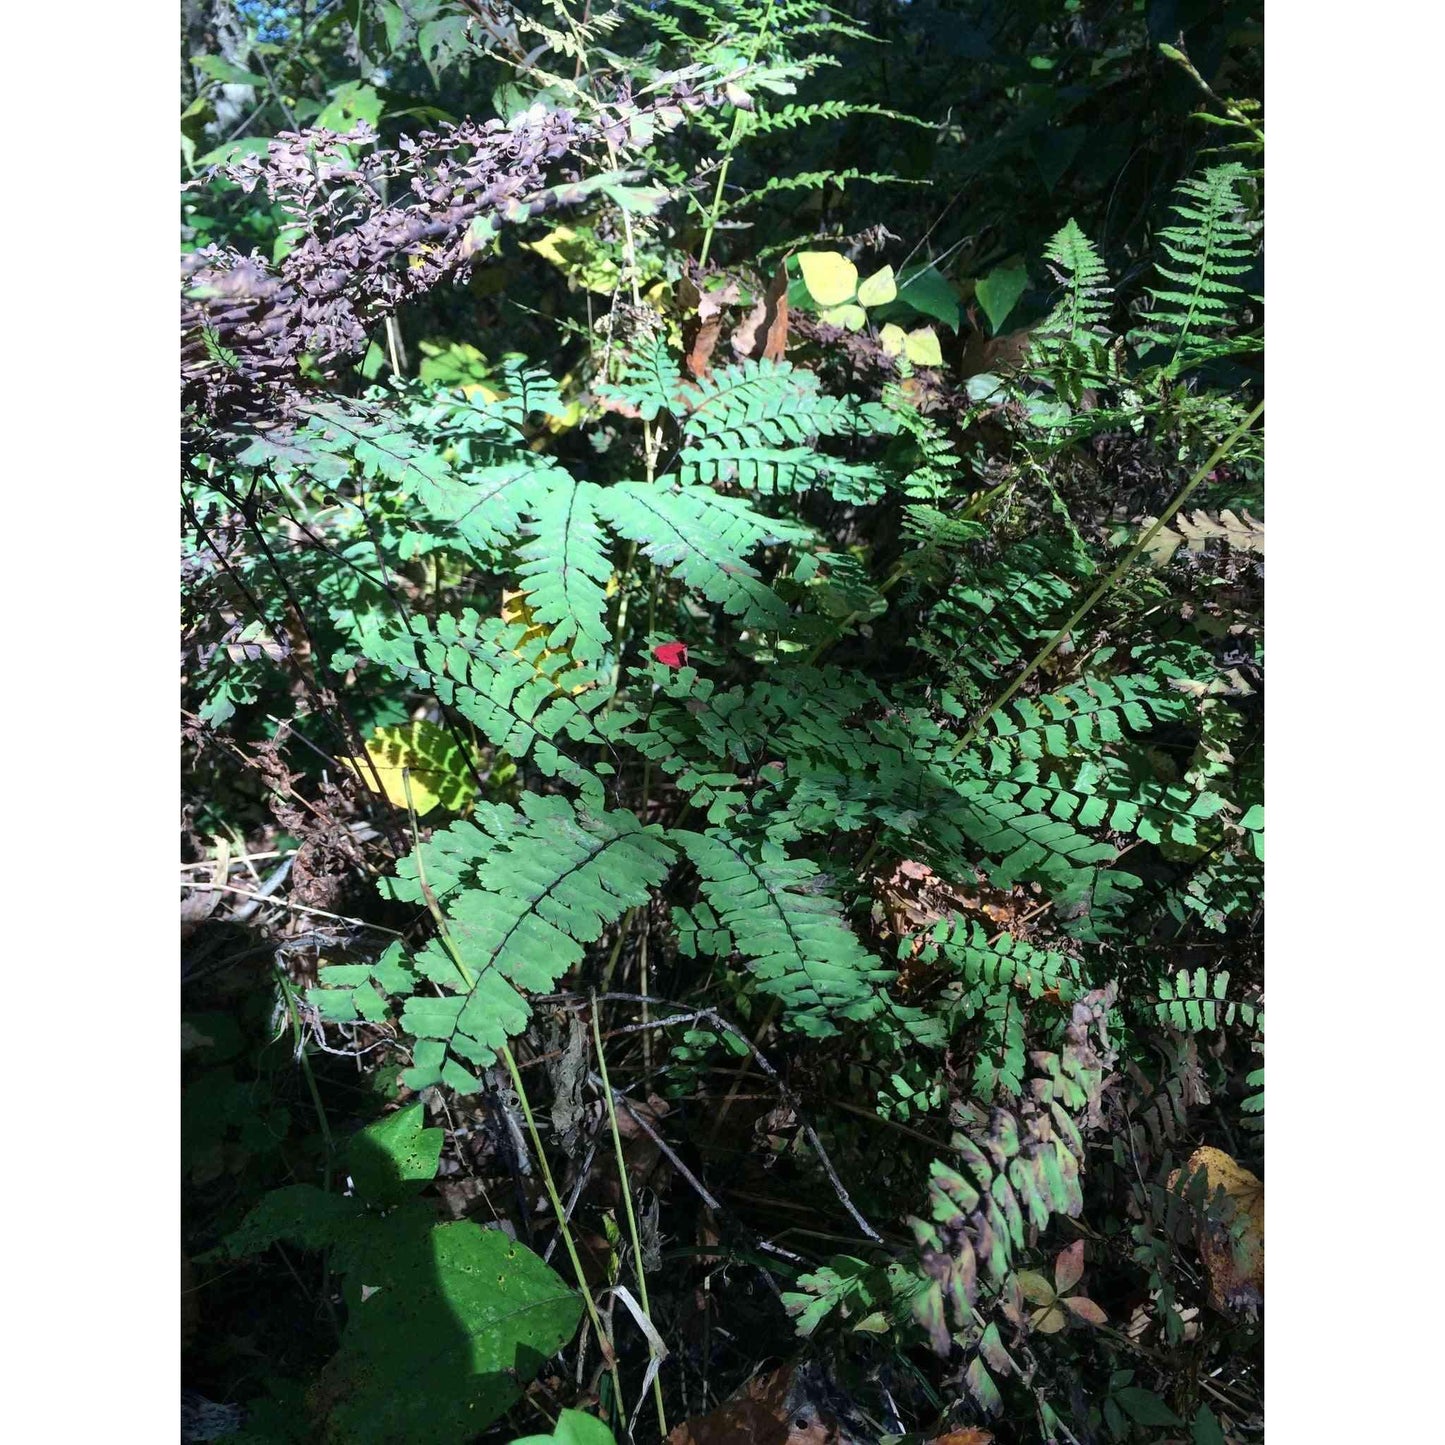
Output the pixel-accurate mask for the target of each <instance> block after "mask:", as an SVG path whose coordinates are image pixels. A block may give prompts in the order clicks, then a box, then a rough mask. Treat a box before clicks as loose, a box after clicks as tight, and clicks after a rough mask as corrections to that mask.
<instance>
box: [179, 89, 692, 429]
mask: <svg viewBox="0 0 1445 1445" xmlns="http://www.w3.org/2000/svg"><path fill="white" fill-rule="evenodd" d="M698 101H699V97H697V96H696V95H695V94H693V93H690V92H687V91H686V90H674V91H673V92H672V93H671V94H668V95H666V96H665V98H664V99H662V100H661V101H659V102H658V103H656V104H654V106H653V107H652V109H651V113H652V115H653V116H654V117H656V118H657V119H659V120H660V121H661V123H662V124H663V125H665V126H666V127H667V128H669V129H670V128H671V127H672V126H673V125H675V124H677V122H678V121H680V120H681V119H682V116H683V112H684V109H686V108H690V107H691V106H692V105H695V104H697V103H698ZM640 113H641V111H640V108H639V107H637V106H634V105H631V104H628V103H626V102H623V103H620V104H616V105H613V106H610V107H608V109H607V111H606V112H605V113H604V114H605V116H606V119H605V121H604V122H602V123H600V124H599V123H595V122H588V123H584V122H582V121H579V120H578V119H577V117H576V116H575V115H574V114H573V113H572V112H570V111H566V110H553V111H547V110H544V109H543V108H542V107H540V106H538V107H534V108H533V109H532V110H531V111H528V112H526V113H524V114H523V115H520V116H518V117H516V118H515V119H514V120H513V121H512V122H511V123H510V124H508V125H503V123H502V122H501V121H497V120H491V121H487V122H485V123H482V124H478V123H475V122H471V121H466V122H463V123H461V124H459V125H445V126H441V127H439V128H438V129H437V130H435V131H424V132H422V133H421V134H420V135H418V136H417V137H416V138H415V139H411V138H406V137H403V138H402V140H401V141H400V142H399V144H398V146H397V148H396V149H395V150H386V149H379V148H377V149H374V148H373V147H374V146H375V142H376V133H375V131H373V130H372V129H371V128H370V127H369V126H368V125H366V124H365V123H364V122H363V123H362V124H360V125H358V126H357V128H356V129H355V130H353V131H352V132H350V133H349V134H347V135H337V134H334V133H333V132H330V131H325V130H311V131H305V132H302V133H300V134H296V133H286V134H283V135H280V136H278V137H277V138H276V139H275V140H273V141H272V142H271V144H270V148H269V151H268V153H267V155H266V156H265V157H264V158H262V157H260V156H255V155H252V156H247V157H245V158H244V159H241V160H238V161H236V162H234V163H231V164H226V165H221V166H217V167H215V168H214V171H213V172H212V174H214V173H219V174H221V175H224V176H225V177H226V178H227V179H229V180H231V181H233V182H235V183H236V184H238V185H240V186H241V187H242V188H243V189H245V190H247V191H250V190H253V189H254V188H255V187H256V186H257V185H264V186H265V188H266V193H267V195H268V197H269V198H270V199H271V200H272V201H274V202H276V203H277V204H278V205H279V206H280V207H281V209H282V211H283V212H284V213H285V215H286V217H287V225H288V227H290V228H293V230H292V234H293V235H295V236H296V237H298V238H299V239H297V241H296V244H295V245H294V246H293V247H292V249H291V250H290V252H289V253H288V254H287V255H286V256H285V257H284V258H283V259H282V260H281V261H280V262H279V263H278V264H277V265H275V266H274V267H273V266H271V265H269V264H268V263H267V262H266V261H264V260H263V259H262V258H260V257H259V256H256V255H251V256H242V255H240V254H239V253H237V252H236V251H234V250H227V249H222V248H220V247H216V246H208V247H205V248H203V249H201V250H198V251H195V252H192V253H190V254H189V255H187V256H184V257H183V258H182V278H183V288H184V289H183V301H182V308H181V380H182V404H183V407H184V408H185V409H186V410H187V411H188V412H189V413H191V414H192V415H198V416H199V417H204V418H206V419H207V420H209V421H211V422H213V423H221V424H225V423H226V422H233V421H236V420H239V419H240V418H242V417H245V418H246V419H247V420H249V421H250V422H251V423H252V424H253V425H266V424H268V423H274V422H277V421H282V420H285V419H286V418H287V417H288V416H289V415H290V414H292V413H294V410H295V406H296V403H297V402H298V401H299V399H300V381H301V362H302V359H303V358H309V359H310V361H311V363H312V364H314V366H315V367H316V368H317V370H318V371H319V372H320V374H321V375H322V376H326V375H328V374H330V373H331V372H332V371H333V369H334V368H335V365H336V363H337V362H338V361H340V360H341V359H343V358H345V357H347V356H352V355H355V354H357V353H358V352H360V351H361V350H362V349H363V348H364V347H365V346H366V344H367V340H368V338H369V336H370V335H371V333H372V331H373V329H374V328H375V326H376V324H377V322H378V321H380V320H381V319H382V318H383V317H385V316H387V315H389V314H391V313H392V312H394V311H395V310H396V308H397V307H398V306H400V305H401V304H402V303H403V302H405V301H408V300H410V299H412V298H413V297H416V296H419V295H420V294H422V293H423V292H425V291H428V290H430V289H431V288H432V287H433V286H435V285H436V284H437V283H438V282H440V281H442V280H443V279H446V278H456V279H465V276H466V274H467V271H468V269H469V266H470V263H471V261H472V260H473V258H474V257H475V256H476V254H477V253H478V252H479V251H480V250H482V249H483V248H484V247H485V245H486V244H487V242H489V241H490V239H491V237H492V236H493V235H494V234H495V233H496V231H497V229H498V228H499V225H500V223H502V222H517V221H523V220H526V219H528V218H529V217H532V216H536V215H539V214H541V213H542V212H544V211H546V210H548V209H550V208H552V207H555V206H559V205H566V204H572V203H575V202H577V201H580V200H581V199H583V198H584V196H586V195H587V194H588V193H589V191H590V189H591V188H590V187H589V186H588V185H587V184H585V183H583V182H581V181H580V180H579V172H580V170H581V169H583V168H586V169H590V170H593V171H605V170H607V169H608V163H603V164H596V165H591V166H589V165H588V164H587V158H588V157H589V155H595V154H596V153H597V152H598V150H599V148H600V147H601V146H604V145H605V146H606V147H607V148H608V150H609V152H610V155H611V157H620V156H623V155H625V154H626V150H627V142H628V136H629V134H631V133H633V127H635V125H636V119H637V117H638V116H639V114H640Z"/></svg>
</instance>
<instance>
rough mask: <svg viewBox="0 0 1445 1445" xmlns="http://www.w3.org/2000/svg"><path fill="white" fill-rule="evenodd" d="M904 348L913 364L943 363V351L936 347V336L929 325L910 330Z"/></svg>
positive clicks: (935, 364) (940, 364)
mask: <svg viewBox="0 0 1445 1445" xmlns="http://www.w3.org/2000/svg"><path fill="white" fill-rule="evenodd" d="M904 350H905V351H906V352H907V353H908V359H909V361H911V362H912V363H913V364H914V366H942V365H943V352H941V351H940V350H939V349H938V337H937V336H936V335H934V331H933V328H932V327H931V326H920V327H919V328H918V330H917V331H910V332H909V333H908V339H907V341H906V343H905V345H904Z"/></svg>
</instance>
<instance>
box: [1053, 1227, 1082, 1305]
mask: <svg viewBox="0 0 1445 1445" xmlns="http://www.w3.org/2000/svg"><path fill="white" fill-rule="evenodd" d="M1083 1275H1084V1241H1083V1240H1082V1239H1076V1240H1075V1241H1074V1242H1073V1243H1072V1244H1071V1245H1070V1246H1069V1247H1068V1248H1067V1249H1062V1250H1060V1251H1059V1257H1058V1258H1057V1259H1056V1260H1055V1261H1054V1288H1055V1289H1056V1290H1057V1291H1058V1292H1059V1293H1060V1294H1063V1293H1064V1291H1065V1290H1071V1289H1073V1287H1074V1286H1075V1285H1076V1284H1078V1282H1079V1281H1080V1280H1081V1279H1082V1278H1083Z"/></svg>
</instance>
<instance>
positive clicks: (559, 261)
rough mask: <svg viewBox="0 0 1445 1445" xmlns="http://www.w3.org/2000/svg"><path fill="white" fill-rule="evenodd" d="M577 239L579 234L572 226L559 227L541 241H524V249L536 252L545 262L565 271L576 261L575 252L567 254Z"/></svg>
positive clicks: (549, 232)
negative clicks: (569, 245)
mask: <svg viewBox="0 0 1445 1445" xmlns="http://www.w3.org/2000/svg"><path fill="white" fill-rule="evenodd" d="M576 239H577V232H576V231H574V230H573V229H572V227H571V226H558V227H557V228H556V229H555V230H553V231H548V233H547V234H546V235H545V236H543V237H542V239H541V240H540V241H523V242H522V249H523V250H524V251H535V252H536V253H537V255H539V256H540V257H541V258H542V259H543V260H544V261H550V262H551V263H552V264H553V265H554V266H555V267H557V269H558V270H559V271H565V270H566V269H567V268H568V266H570V265H571V264H572V262H573V260H574V259H575V251H574V252H573V254H571V255H569V254H567V247H568V243H569V242H575V241H576Z"/></svg>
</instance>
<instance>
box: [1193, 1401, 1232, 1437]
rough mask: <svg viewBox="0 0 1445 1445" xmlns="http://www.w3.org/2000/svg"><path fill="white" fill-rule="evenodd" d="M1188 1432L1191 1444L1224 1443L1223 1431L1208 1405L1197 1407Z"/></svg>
mask: <svg viewBox="0 0 1445 1445" xmlns="http://www.w3.org/2000/svg"><path fill="white" fill-rule="evenodd" d="M1190 1434H1191V1435H1192V1436H1193V1445H1224V1431H1223V1430H1221V1429H1220V1428H1219V1421H1218V1420H1217V1419H1216V1418H1215V1415H1214V1411H1213V1410H1211V1409H1210V1408H1209V1406H1208V1405H1201V1406H1200V1407H1199V1412H1198V1414H1196V1415H1195V1417H1194V1423H1193V1425H1192V1426H1190Z"/></svg>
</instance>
